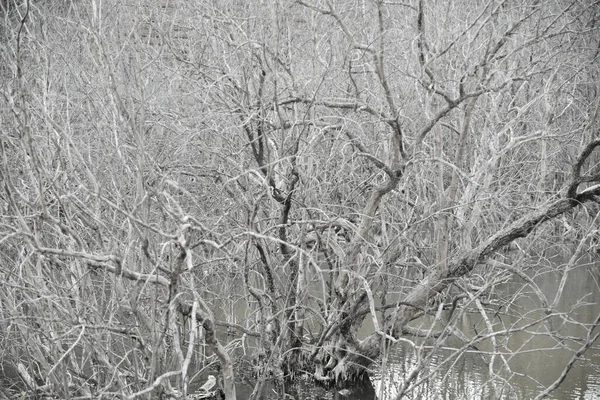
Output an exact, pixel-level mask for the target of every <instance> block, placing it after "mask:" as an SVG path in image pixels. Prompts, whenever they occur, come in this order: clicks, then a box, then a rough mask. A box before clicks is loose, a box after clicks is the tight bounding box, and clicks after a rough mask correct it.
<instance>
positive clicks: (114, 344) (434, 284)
mask: <svg viewBox="0 0 600 400" xmlns="http://www.w3.org/2000/svg"><path fill="white" fill-rule="evenodd" d="M430 3H432V4H430ZM433 3H435V5H433ZM598 10H599V7H598V3H597V2H593V1H566V0H555V1H549V2H548V1H546V2H539V1H521V0H519V1H510V0H502V1H498V0H491V1H476V0H473V1H447V2H423V1H422V0H410V1H407V2H393V1H392V2H386V1H366V0H362V1H358V0H356V1H329V0H327V1H321V0H318V1H312V0H310V1H308V0H307V1H300V0H298V1H295V2H292V1H274V2H263V1H233V0H232V1H194V2H186V1H179V0H173V1H169V0H148V1H146V0H141V1H137V2H130V1H92V2H71V1H68V2H62V1H47V2H23V1H17V0H5V1H3V2H2V3H1V9H0V15H1V16H2V25H1V26H0V35H1V39H0V74H1V76H2V85H1V87H0V90H1V98H2V103H1V104H2V107H1V110H0V118H1V121H2V132H0V144H1V146H0V148H1V151H2V154H1V157H2V158H1V167H0V179H1V182H2V190H1V193H0V206H1V208H2V213H1V219H0V250H1V251H0V258H1V262H0V276H1V277H2V279H1V281H2V283H0V285H1V286H2V288H1V290H0V304H1V310H2V311H1V314H0V340H1V342H2V345H1V346H0V349H1V350H0V361H1V362H2V363H3V364H5V366H6V368H9V367H10V368H12V369H13V370H14V371H17V373H18V374H19V376H20V378H21V380H22V382H23V383H24V384H25V385H27V386H29V389H30V390H33V389H34V388H35V389H36V390H39V391H44V390H45V391H48V392H56V393H60V394H61V395H62V396H65V397H68V396H74V395H76V393H77V392H78V394H77V395H79V396H88V397H90V396H92V397H94V398H96V397H95V396H98V395H100V394H104V396H107V397H104V398H109V397H110V396H111V395H114V396H117V397H119V398H136V397H144V396H147V398H155V397H156V396H158V395H161V394H165V395H167V394H169V395H173V394H174V393H176V392H175V389H177V390H178V391H179V392H183V393H186V392H188V384H189V381H190V378H193V377H194V376H195V374H196V373H198V372H200V373H202V372H204V370H203V369H202V368H203V366H206V365H208V364H209V363H211V362H214V361H215V360H216V364H218V365H219V366H220V367H219V368H220V371H221V372H220V375H219V377H220V379H219V386H221V387H222V389H223V390H224V392H225V394H226V396H227V397H228V398H232V399H233V398H235V388H234V387H233V385H232V383H233V381H234V368H233V367H234V364H235V362H234V361H232V360H234V359H235V357H234V356H237V355H238V354H240V352H242V351H243V352H244V353H246V354H251V357H253V361H254V363H255V365H256V369H255V371H254V372H255V374H256V377H257V378H258V379H257V384H256V389H255V394H254V395H255V396H257V397H258V396H261V393H262V391H263V388H264V386H263V385H264V383H265V381H266V380H267V379H273V380H274V381H275V387H276V388H277V390H279V391H280V395H282V393H283V391H285V390H286V387H288V384H289V383H290V382H293V380H294V379H295V378H296V377H297V376H298V375H300V374H303V375H304V374H308V375H310V376H312V377H313V378H314V379H315V380H317V381H320V382H323V383H337V384H342V383H344V382H346V381H348V380H352V379H356V378H357V377H360V376H361V375H363V374H364V373H365V371H366V368H369V367H373V366H376V365H377V362H378V361H377V360H378V359H379V358H380V356H381V355H382V352H383V351H384V350H385V349H386V345H388V344H390V343H392V342H395V341H396V340H398V339H401V338H402V337H404V336H412V335H417V336H418V335H422V334H427V329H428V328H430V327H431V326H423V328H424V329H423V330H419V329H416V328H415V327H416V326H417V325H418V321H421V320H422V318H423V316H424V315H427V314H433V315H436V313H437V315H438V317H439V315H440V314H439V313H440V312H442V311H443V310H450V309H451V310H452V311H451V313H450V314H451V316H448V320H447V321H446V322H447V325H446V327H445V328H443V329H441V330H440V331H439V332H438V333H437V334H436V337H439V340H443V339H444V338H445V337H447V336H449V335H458V334H457V332H456V329H454V328H452V327H453V326H454V325H453V324H454V323H455V321H456V319H457V318H458V317H457V315H459V314H460V312H461V310H462V309H463V306H464V307H465V308H467V307H474V304H476V302H477V299H479V298H481V296H488V295H489V294H490V293H491V292H493V288H494V285H496V284H498V283H500V282H503V281H505V279H506V278H507V276H509V275H513V274H516V276H520V277H521V278H523V276H524V275H525V274H524V272H522V271H521V270H520V267H519V266H518V265H512V264H511V262H510V259H507V258H505V256H504V254H505V253H504V252H505V251H506V248H507V246H508V245H509V244H511V243H513V245H514V246H516V247H517V248H518V249H519V250H521V251H525V249H529V250H535V251H537V250H542V249H544V248H545V247H547V246H548V245H549V243H553V245H554V244H556V243H558V245H561V246H562V245H564V246H565V247H566V246H569V245H571V244H573V243H586V242H585V240H589V236H590V234H589V233H590V230H589V229H588V227H589V226H590V225H589V224H590V222H591V221H592V219H593V218H594V217H595V215H596V212H597V208H595V206H594V205H593V202H597V200H598V197H597V196H599V195H600V189H598V188H597V187H595V186H594V185H596V184H598V183H600V175H599V174H600V170H599V169H598V163H597V161H598V160H599V157H598V151H595V149H596V147H598V146H599V145H600V141H599V140H600V138H599V137H598V135H597V132H598V128H597V126H598V112H599V106H600V101H599V98H600V96H599V95H598V90H599V87H598V84H599V82H600V71H599V67H600V63H599V62H598V55H599V52H600V40H599V35H598V29H599V27H600V26H599V25H598V24H599V23H600V22H599V20H598V17H599V14H598ZM590 203H592V204H591V205H590ZM573 209H576V210H577V211H575V212H573V211H571V210H573ZM547 221H551V222H549V223H546V224H544V223H545V222H547ZM524 237H527V238H525V239H521V238H524ZM516 239H518V241H517V242H514V241H515V240H516ZM514 243H516V245H515V244H514ZM524 279H525V278H524ZM528 282H529V281H527V280H525V284H528ZM529 283H531V282H529ZM545 301H546V300H545ZM546 303H547V312H548V314H553V313H554V311H555V310H553V308H552V307H553V304H552V301H546ZM477 304H478V310H479V312H481V313H482V315H486V313H487V312H488V310H486V308H485V305H481V304H480V303H477ZM504 306H505V307H508V304H505V305H504ZM240 309H242V311H240ZM504 310H507V308H504ZM494 312H497V311H496V310H495V311H494ZM490 313H492V312H490ZM490 315H491V314H490ZM438 319H439V318H438ZM546 319H547V318H546V317H540V320H539V323H540V324H542V322H544V321H546ZM415 320H416V321H417V324H413V325H409V322H410V321H415ZM438 322H439V321H438ZM365 323H368V324H372V326H373V329H372V331H371V332H370V334H369V335H368V336H366V337H357V330H358V328H360V327H361V326H363V325H364V324H365ZM200 327H201V328H200ZM594 327H595V325H593V326H589V329H593V328H594ZM221 328H222V331H223V332H225V330H226V331H227V332H228V336H225V335H219V330H220V329H221ZM495 330H497V328H495V327H494V326H493V325H492V324H490V325H489V326H488V330H486V331H484V332H479V333H478V334H477V335H474V336H473V337H466V338H465V337H463V336H464V335H463V336H461V339H464V340H465V341H466V342H467V343H468V342H469V340H471V341H473V342H477V341H481V340H482V337H484V336H485V335H491V336H494V335H496V334H497V335H500V333H498V332H496V333H495V334H493V332H495ZM215 333H216V336H215ZM546 333H547V334H548V335H552V333H553V329H552V327H548V329H547V331H546ZM429 334H431V332H429ZM506 334H507V335H508V334H510V332H506ZM467 336H468V335H467ZM582 337H583V338H585V335H584V336H582ZM592 338H593V337H592ZM589 340H591V339H590V338H588V341H589ZM586 343H587V342H586ZM248 345H250V347H251V349H249V350H248V349H247V348H246V347H247V346H248ZM247 350H248V351H247ZM504 350H506V349H504ZM432 351H435V350H432ZM495 351H498V352H500V351H502V349H496V350H495ZM232 357H234V358H232ZM492 368H498V369H502V368H504V367H503V366H492ZM414 382H415V377H414V376H412V377H407V378H406V382H405V384H404V386H403V387H402V388H403V390H408V388H409V387H410V385H411V384H413V383H414ZM148 396H149V397H148Z"/></svg>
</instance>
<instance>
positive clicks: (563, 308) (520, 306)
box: [348, 257, 600, 400]
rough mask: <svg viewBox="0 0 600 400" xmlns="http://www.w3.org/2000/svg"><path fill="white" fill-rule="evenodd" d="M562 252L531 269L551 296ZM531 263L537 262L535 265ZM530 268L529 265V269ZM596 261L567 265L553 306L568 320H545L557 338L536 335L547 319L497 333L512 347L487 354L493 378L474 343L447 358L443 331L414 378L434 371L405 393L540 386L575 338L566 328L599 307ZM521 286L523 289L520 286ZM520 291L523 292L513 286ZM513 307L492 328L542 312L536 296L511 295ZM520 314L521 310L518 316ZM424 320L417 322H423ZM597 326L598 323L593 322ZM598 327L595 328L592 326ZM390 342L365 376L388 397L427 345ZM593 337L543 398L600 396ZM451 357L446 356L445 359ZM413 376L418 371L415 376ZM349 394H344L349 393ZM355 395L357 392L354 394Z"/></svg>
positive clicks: (590, 317)
mask: <svg viewBox="0 0 600 400" xmlns="http://www.w3.org/2000/svg"><path fill="white" fill-rule="evenodd" d="M566 262H567V260H565V259H561V258H559V257H555V258H553V259H552V260H551V262H549V263H546V265H540V266H539V268H538V269H536V270H535V273H536V276H535V278H534V282H535V284H536V285H537V286H538V287H539V289H540V290H541V292H542V293H544V295H545V296H546V297H547V299H548V301H549V302H550V303H551V302H552V301H553V300H554V296H555V294H556V292H557V289H558V286H559V282H560V280H561V277H562V272H561V270H562V271H564V265H565V264H564V263H566ZM536 268H537V267H536ZM530 276H533V271H532V273H531V274H530ZM523 287H524V285H523V283H522V281H520V280H517V279H515V280H514V281H513V282H509V283H507V284H506V285H504V286H503V287H502V288H501V289H502V290H504V291H505V293H502V294H501V295H503V296H505V297H506V298H510V296H513V295H514V294H517V293H519V292H520V291H522V290H524V289H523ZM599 288H600V263H599V262H598V259H597V258H596V259H595V260H590V259H588V260H586V261H580V262H579V263H577V265H576V266H575V267H574V268H573V269H571V270H570V271H569V274H568V280H567V282H566V286H565V288H564V293H563V295H562V297H561V300H560V302H559V303H558V305H557V309H558V311H559V312H563V313H565V316H567V317H568V319H569V321H567V322H565V321H564V319H561V318H558V317H555V318H553V319H552V327H553V328H554V329H555V330H557V331H558V333H559V334H560V335H562V336H563V337H566V338H567V340H565V341H564V342H563V346H562V347H561V346H559V345H557V341H556V340H554V339H552V338H549V337H547V336H546V335H539V334H537V333H539V332H545V331H546V330H547V325H538V326H535V327H532V328H531V329H528V331H521V332H518V333H516V334H513V335H511V336H510V338H509V339H508V340H504V339H501V338H498V339H497V340H498V342H499V343H500V342H501V346H500V349H501V350H502V348H503V347H502V346H506V349H510V350H512V351H513V352H517V351H518V352H517V354H516V355H515V354H510V353H509V352H506V351H504V352H502V351H501V352H502V353H503V354H502V355H501V356H497V357H496V358H495V360H494V366H495V367H496V368H495V369H494V370H495V371H496V373H498V371H499V370H500V367H501V366H503V368H502V369H501V371H500V372H499V373H498V375H497V376H495V379H494V380H493V381H492V380H491V379H490V377H491V374H490V369H489V359H490V358H489V355H485V356H482V355H481V354H478V353H477V352H475V351H473V352H471V353H468V354H467V355H466V356H464V357H461V358H460V359H456V360H453V358H452V355H453V354H454V350H452V348H453V347H460V346H462V343H461V342H459V341H458V340H451V339H449V340H448V341H447V342H446V343H444V344H443V345H444V346H445V347H447V349H444V350H441V351H436V352H435V353H434V355H433V356H432V357H431V359H430V360H429V362H427V363H426V367H425V369H424V371H423V372H422V373H421V374H420V375H419V378H422V377H425V376H426V375H427V374H428V373H429V372H437V373H436V374H435V375H433V376H432V378H431V379H429V380H424V381H423V383H422V384H421V385H418V386H416V387H415V389H414V390H413V391H411V392H410V393H409V394H408V396H407V397H406V398H412V399H448V400H451V399H452V400H454V399H469V400H471V399H531V398H534V397H535V396H536V395H537V394H538V393H539V392H540V391H541V390H543V388H545V387H547V386H549V385H550V384H552V383H553V382H554V381H555V380H556V379H557V378H558V377H559V376H560V374H561V373H562V371H563V369H564V367H565V366H566V365H567V363H568V362H569V360H570V359H571V357H572V356H573V354H574V351H575V350H577V349H579V347H580V346H581V345H580V344H578V343H575V342H573V341H571V340H568V337H569V336H572V337H575V336H577V337H581V336H582V335H583V333H584V332H585V329H584V327H582V326H581V324H589V323H592V322H593V321H594V320H595V319H596V318H597V317H598V315H599V314H600V305H599V304H600V289H599ZM526 290H527V291H528V292H529V291H530V289H526ZM519 294H523V293H519ZM515 299H516V300H515V301H514V302H513V310H514V315H511V312H509V313H506V314H508V315H506V314H503V315H501V316H500V317H498V318H497V319H496V320H495V321H493V323H494V328H495V329H502V328H503V327H504V328H506V327H516V326H522V324H524V323H525V322H527V320H532V319H535V318H539V317H540V316H542V314H543V313H541V312H540V311H533V310H536V309H539V307H540V301H539V300H538V298H537V296H535V295H533V294H532V295H527V294H526V295H525V296H519V297H515ZM517 314H519V315H520V316H517ZM429 326H430V324H429V323H428V324H423V327H429ZM459 328H460V329H461V330H462V331H463V332H464V333H465V334H466V335H467V336H469V337H474V336H475V335H476V333H475V332H476V331H479V332H482V331H484V330H485V325H484V323H483V321H482V318H481V317H480V316H479V314H478V313H465V314H464V315H463V316H462V320H461V322H460V324H459ZM597 330H600V328H597ZM596 333H597V332H596ZM414 343H415V346H413V345H411V344H407V343H402V344H400V345H396V347H394V348H393V349H392V351H391V352H390V356H389V358H388V360H387V366H386V368H385V369H384V370H382V371H378V372H376V373H375V374H373V376H372V383H373V386H374V387H375V390H376V391H377V393H378V394H379V398H381V399H394V398H396V394H397V392H398V385H399V384H400V383H401V382H402V381H403V380H404V378H405V377H406V376H407V375H408V374H409V373H410V372H411V371H412V370H413V369H414V368H415V367H416V366H417V365H418V362H419V361H418V360H419V357H426V356H427V355H428V354H430V353H431V352H430V351H431V345H432V344H433V341H432V342H431V343H428V342H424V341H422V342H416V341H415V342H414ZM599 346H600V343H597V344H596V346H595V347H592V348H590V349H589V350H588V351H587V352H586V353H585V354H584V356H583V357H582V358H580V359H579V360H578V361H577V362H576V363H575V365H574V367H573V368H572V369H571V371H570V372H569V374H568V375H567V378H566V379H565V381H564V382H563V383H562V384H561V386H560V387H559V388H558V389H557V390H556V391H554V392H553V393H552V394H551V396H550V398H551V399H557V400H558V399H560V400H563V399H564V400H575V399H578V400H579V399H585V400H588V399H589V400H592V399H600V348H599ZM478 348H479V349H480V350H482V351H483V352H486V351H489V350H491V349H492V347H491V343H489V342H487V343H486V342H482V343H481V344H478ZM451 360H453V361H451ZM419 378H417V379H419ZM348 398H350V397H348ZM354 398H356V399H358V398H360V397H354Z"/></svg>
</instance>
